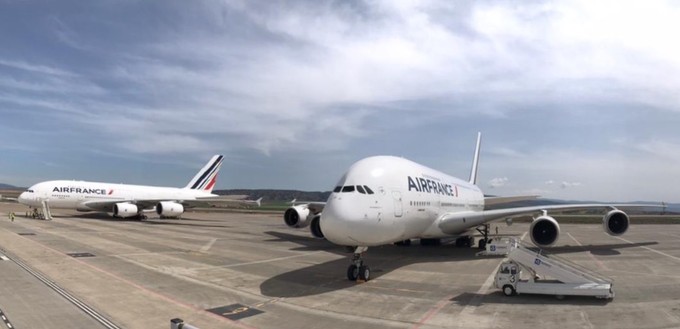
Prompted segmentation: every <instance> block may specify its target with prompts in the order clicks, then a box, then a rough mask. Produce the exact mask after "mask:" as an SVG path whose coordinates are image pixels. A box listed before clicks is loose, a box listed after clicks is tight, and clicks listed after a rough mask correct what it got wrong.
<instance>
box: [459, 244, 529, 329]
mask: <svg viewBox="0 0 680 329" xmlns="http://www.w3.org/2000/svg"><path fill="white" fill-rule="evenodd" d="M526 235H527V233H526V232H524V234H522V237H521V238H520V239H519V240H520V241H522V240H524V237H526ZM506 259H507V258H503V259H502V260H501V262H499V263H498V265H496V267H494V269H493V271H491V274H489V277H487V278H486V281H484V284H482V286H481V287H479V290H477V293H476V294H475V295H474V297H472V299H471V300H470V302H469V303H468V304H467V305H466V306H465V307H464V308H463V310H462V311H460V313H459V314H458V316H457V317H456V319H458V327H459V328H472V327H480V328H486V327H489V326H490V324H491V323H487V322H488V321H489V320H491V321H493V319H489V318H488V317H484V318H482V317H480V316H477V317H475V316H474V315H473V314H472V313H473V312H474V311H475V310H476V309H477V306H478V305H480V304H481V300H482V298H484V296H486V295H487V294H488V293H489V288H491V285H492V284H493V282H494V280H495V279H496V272H498V268H499V267H500V266H501V263H502V262H503V261H505V260H506ZM485 321H486V322H485Z"/></svg>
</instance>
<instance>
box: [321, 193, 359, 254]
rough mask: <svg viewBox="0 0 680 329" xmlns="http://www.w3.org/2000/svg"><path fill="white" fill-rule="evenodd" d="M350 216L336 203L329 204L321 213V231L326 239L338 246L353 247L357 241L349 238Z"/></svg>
mask: <svg viewBox="0 0 680 329" xmlns="http://www.w3.org/2000/svg"><path fill="white" fill-rule="evenodd" d="M348 217H349V214H347V213H346V212H345V211H343V209H342V207H340V206H339V205H337V203H336V202H329V203H328V204H326V206H325V207H324V209H323V212H322V213H321V221H320V223H319V224H320V225H321V231H322V232H323V234H324V236H325V237H326V239H327V240H328V241H330V242H333V243H335V244H338V245H343V246H352V245H356V244H357V242H356V241H352V240H350V238H349V229H348V225H347V224H348V222H349V221H350V220H349V219H348Z"/></svg>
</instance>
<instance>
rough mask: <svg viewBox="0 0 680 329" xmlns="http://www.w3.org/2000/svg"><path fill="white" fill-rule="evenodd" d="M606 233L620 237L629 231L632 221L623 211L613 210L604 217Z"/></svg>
mask: <svg viewBox="0 0 680 329" xmlns="http://www.w3.org/2000/svg"><path fill="white" fill-rule="evenodd" d="M602 225H603V226H604V231H605V232H607V234H609V235H613V236H619V235H622V234H623V233H626V231H628V227H629V226H630V219H629V218H628V215H627V214H626V213H625V212H623V211H621V210H612V211H610V212H608V213H607V214H606V215H604V217H602Z"/></svg>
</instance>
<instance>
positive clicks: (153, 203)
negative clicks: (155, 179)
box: [17, 155, 260, 219]
mask: <svg viewBox="0 0 680 329" xmlns="http://www.w3.org/2000/svg"><path fill="white" fill-rule="evenodd" d="M223 160H224V156H222V155H215V156H213V157H212V158H211V159H210V161H208V163H207V164H206V165H205V166H204V167H203V168H202V169H201V170H200V171H199V172H198V173H197V174H196V176H194V178H193V179H192V180H191V181H190V182H189V184H187V186H185V187H184V188H175V187H155V186H144V185H127V184H112V183H98V182H85V181H68V180H54V181H47V182H41V183H38V184H35V185H33V186H31V187H30V188H29V189H28V190H26V191H25V192H23V193H21V195H19V198H18V200H17V201H19V202H20V203H22V204H25V205H27V206H29V207H31V208H34V209H38V208H40V207H42V208H43V213H44V214H45V217H46V218H48V219H49V218H50V217H51V215H50V209H51V208H60V209H75V210H78V211H84V212H85V211H100V212H109V213H113V216H114V217H121V218H129V217H137V218H140V219H143V218H146V216H145V215H144V212H145V211H154V210H155V212H156V213H157V214H158V215H160V216H161V217H163V218H170V217H178V216H180V215H181V214H182V213H184V209H186V208H191V207H196V206H202V205H208V204H210V202H217V203H220V202H242V203H255V204H257V205H258V206H259V204H260V200H257V201H246V200H225V199H217V198H218V197H219V196H218V195H217V194H212V193H211V192H212V189H213V187H214V186H215V182H216V181H217V173H218V172H219V170H220V166H221V165H222V161H223Z"/></svg>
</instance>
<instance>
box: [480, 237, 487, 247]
mask: <svg viewBox="0 0 680 329" xmlns="http://www.w3.org/2000/svg"><path fill="white" fill-rule="evenodd" d="M485 248H486V240H484V239H480V240H479V249H485Z"/></svg>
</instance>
